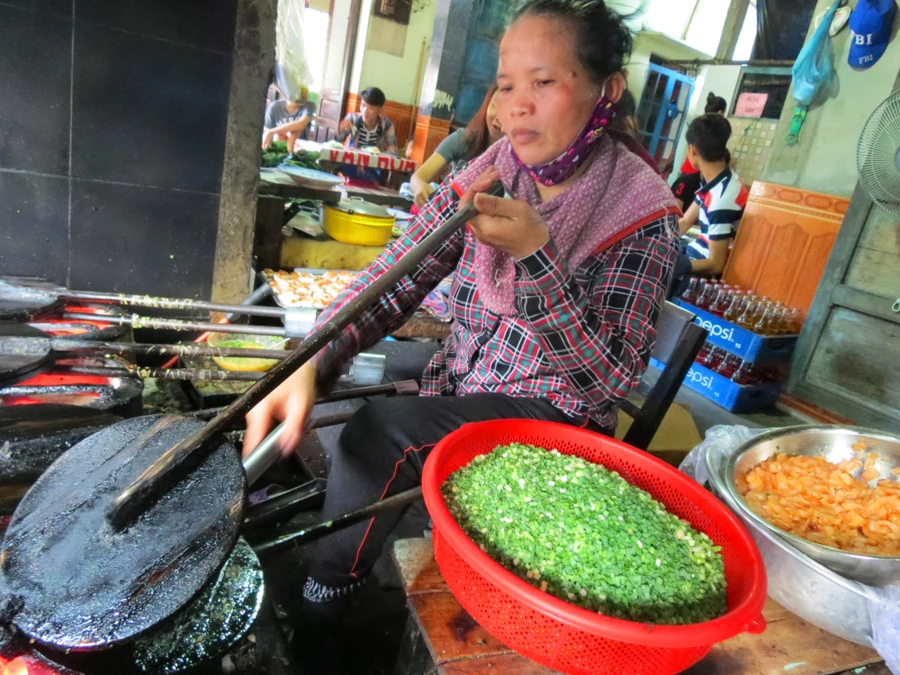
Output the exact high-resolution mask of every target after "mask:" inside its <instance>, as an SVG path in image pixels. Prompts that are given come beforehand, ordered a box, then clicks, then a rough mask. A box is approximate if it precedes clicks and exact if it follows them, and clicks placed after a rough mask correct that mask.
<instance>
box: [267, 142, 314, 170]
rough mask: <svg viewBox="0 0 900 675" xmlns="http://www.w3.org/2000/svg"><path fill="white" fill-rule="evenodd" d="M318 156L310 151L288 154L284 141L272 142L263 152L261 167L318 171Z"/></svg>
mask: <svg viewBox="0 0 900 675" xmlns="http://www.w3.org/2000/svg"><path fill="white" fill-rule="evenodd" d="M318 159H319V154H318V153H317V152H312V151H310V150H300V151H299V152H296V153H294V154H293V155H291V154H289V153H288V150H287V143H286V142H285V141H273V142H272V144H271V145H269V147H268V148H266V149H265V150H263V153H262V161H261V162H260V164H261V165H262V166H279V165H281V164H284V165H285V166H298V167H302V168H304V169H313V170H315V171H320V170H321V169H320V168H319V164H318V161H317V160H318Z"/></svg>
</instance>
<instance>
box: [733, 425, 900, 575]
mask: <svg viewBox="0 0 900 675" xmlns="http://www.w3.org/2000/svg"><path fill="white" fill-rule="evenodd" d="M860 440H866V441H869V445H870V448H871V452H874V453H876V454H877V455H878V461H877V462H876V464H875V466H874V468H875V470H876V471H878V478H876V479H875V480H874V481H873V482H872V484H874V482H875V481H878V480H880V479H882V478H894V476H893V474H892V473H891V470H892V469H894V468H896V467H898V466H900V439H897V438H896V437H894V436H890V435H888V434H885V433H883V432H880V431H873V430H870V429H861V428H855V427H840V426H803V427H787V428H785V429H778V430H777V431H772V432H769V433H767V434H763V435H761V436H757V437H756V438H754V439H752V440H750V441H748V442H746V443H744V444H743V445H742V446H740V447H739V448H738V449H737V450H736V451H735V452H734V454H733V455H732V456H731V458H730V459H729V460H728V463H727V464H726V465H725V469H724V475H725V476H726V477H728V482H727V484H726V488H727V490H728V494H729V496H730V497H731V498H732V499H731V500H730V501H733V502H734V503H735V504H736V505H737V507H738V508H739V509H740V514H741V516H742V517H746V518H745V519H749V520H750V521H752V522H754V523H756V524H757V525H759V526H761V527H763V528H765V529H767V530H769V531H770V532H773V533H775V534H777V535H778V536H779V537H781V538H782V539H784V540H785V541H787V542H788V543H790V544H791V545H792V546H794V547H796V548H797V549H799V550H800V551H802V552H803V553H805V554H806V555H808V556H809V557H810V558H812V559H813V560H816V561H818V562H820V563H821V564H822V565H824V566H825V567H827V568H829V569H831V570H833V571H835V572H837V573H838V574H840V575H842V576H844V577H846V578H848V579H855V580H856V581H859V582H862V583H864V584H868V585H870V586H879V587H880V586H887V585H889V584H892V583H897V582H900V556H886V555H872V554H864V553H851V552H849V551H842V550H840V549H837V548H833V547H831V546H823V545H822V544H816V543H813V542H811V541H807V540H806V539H801V538H800V537H797V536H795V535H793V534H790V533H788V532H785V531H784V530H782V529H780V528H778V527H775V526H774V525H772V524H771V523H769V522H768V521H767V520H765V519H764V518H762V517H761V516H759V515H757V514H756V513H754V512H753V511H751V510H750V508H749V507H748V506H747V504H746V502H745V501H744V499H743V497H741V495H740V493H739V492H738V489H737V485H736V482H737V480H738V479H739V478H742V477H743V476H745V475H746V474H747V472H748V471H749V470H750V469H752V468H753V467H754V466H756V465H757V464H759V463H760V462H762V461H764V460H766V459H768V458H769V457H771V456H773V455H775V454H778V453H784V454H786V455H806V456H809V457H815V456H822V457H824V458H825V459H826V460H828V461H829V462H831V463H832V464H838V463H840V462H844V461H847V460H850V459H853V457H854V456H856V455H858V454H859V453H858V452H857V451H855V450H853V447H852V446H853V444H854V443H857V442H858V441H860ZM862 471H863V469H861V468H860V469H858V470H857V471H855V472H854V473H853V475H854V477H855V478H859V476H860V474H861V473H862Z"/></svg>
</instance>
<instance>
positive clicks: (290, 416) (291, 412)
mask: <svg viewBox="0 0 900 675" xmlns="http://www.w3.org/2000/svg"><path fill="white" fill-rule="evenodd" d="M315 402H316V367H315V365H313V364H312V363H306V364H305V365H304V366H303V367H301V368H300V370H298V371H297V372H296V373H294V374H293V375H291V376H290V377H289V378H288V379H287V380H285V381H284V382H283V383H282V384H281V385H280V386H279V387H278V388H277V389H276V390H275V391H273V392H272V393H271V394H269V395H268V396H266V397H265V398H264V399H263V400H262V401H260V402H259V403H258V404H257V405H256V407H255V408H253V410H251V411H250V412H249V413H247V433H246V434H244V451H243V455H244V457H246V456H247V455H248V454H250V451H251V450H253V448H255V447H256V446H257V445H259V443H260V441H262V440H263V439H264V438H265V437H266V435H267V434H268V433H269V431H271V430H272V427H273V426H275V422H284V423H285V430H284V433H283V434H282V435H281V439H280V441H279V444H280V445H281V451H282V454H283V455H284V456H285V457H286V456H287V455H288V454H289V453H290V452H291V451H292V450H293V449H294V448H296V447H297V446H298V445H299V444H300V440H301V439H302V438H303V427H304V425H305V424H306V419H307V418H308V417H309V411H310V410H312V407H313V404H314V403H315Z"/></svg>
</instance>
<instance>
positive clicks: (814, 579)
mask: <svg viewBox="0 0 900 675" xmlns="http://www.w3.org/2000/svg"><path fill="white" fill-rule="evenodd" d="M725 464H726V462H719V463H716V462H715V461H714V460H713V458H712V457H710V456H709V455H707V457H706V466H707V468H708V469H709V476H710V486H711V487H712V490H713V492H714V493H715V494H716V495H717V496H718V497H719V498H720V499H721V500H722V501H723V502H725V503H726V504H727V505H728V506H729V507H730V508H731V510H732V511H734V512H735V515H737V517H738V519H739V520H740V521H741V522H742V523H743V524H744V526H745V527H746V528H747V531H748V532H749V533H750V536H751V537H753V540H754V541H755V542H756V546H757V548H759V552H760V554H762V557H763V561H764V562H765V564H766V577H767V579H768V587H767V591H768V594H769V597H771V598H772V599H773V600H774V601H775V602H777V603H778V604H780V605H781V606H782V607H784V608H785V609H787V610H788V611H791V612H793V613H794V614H796V615H797V616H799V617H800V618H802V619H804V620H805V621H808V622H809V623H811V624H812V625H814V626H817V627H818V628H821V629H822V630H824V631H828V632H829V633H831V634H833V635H837V636H838V637H841V638H844V639H845V640H850V641H851V642H856V643H857V644H861V645H864V646H866V647H871V646H872V637H873V635H874V632H873V630H872V620H871V618H870V616H869V597H870V595H871V593H872V590H871V589H869V588H867V587H866V586H863V585H862V584H860V583H858V582H856V581H851V580H849V579H845V578H844V577H842V576H841V575H839V574H837V573H836V572H833V571H831V570H830V569H828V568H827V567H825V566H824V565H820V564H819V563H817V562H816V561H815V560H812V559H811V558H809V557H808V556H806V555H804V554H803V553H801V552H800V551H798V550H797V549H796V548H794V547H793V546H791V545H790V544H789V543H788V542H786V541H785V540H784V539H782V538H781V537H779V536H777V535H775V534H774V532H776V531H777V530H776V529H775V528H772V527H771V526H762V525H760V524H759V520H758V519H753V520H751V519H750V517H749V516H748V515H747V514H748V513H750V511H749V510H748V509H747V508H746V506H744V502H743V500H741V499H735V498H733V497H732V496H731V494H730V493H729V491H728V483H730V482H731V481H730V480H729V479H727V478H726V477H725V476H726V473H725ZM729 475H731V474H729ZM766 525H767V524H766Z"/></svg>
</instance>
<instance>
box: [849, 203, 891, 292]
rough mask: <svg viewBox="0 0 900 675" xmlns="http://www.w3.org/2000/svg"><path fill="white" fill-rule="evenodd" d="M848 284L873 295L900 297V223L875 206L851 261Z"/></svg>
mask: <svg viewBox="0 0 900 675" xmlns="http://www.w3.org/2000/svg"><path fill="white" fill-rule="evenodd" d="M845 283H846V284H847V285H848V286H851V287H853V288H855V289H857V290H860V291H865V292H867V293H872V294H873V295H878V296H882V297H885V298H890V299H891V301H893V300H894V299H896V298H900V223H898V219H897V216H894V215H892V214H890V213H888V212H887V211H884V210H882V209H880V208H878V207H877V206H876V207H873V209H872V212H871V214H870V215H869V219H868V221H867V222H866V225H865V228H864V229H863V232H862V235H861V236H860V239H859V245H858V246H857V248H856V252H855V253H854V254H853V259H852V260H851V261H850V267H849V269H848V270H847V278H846V281H845Z"/></svg>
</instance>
